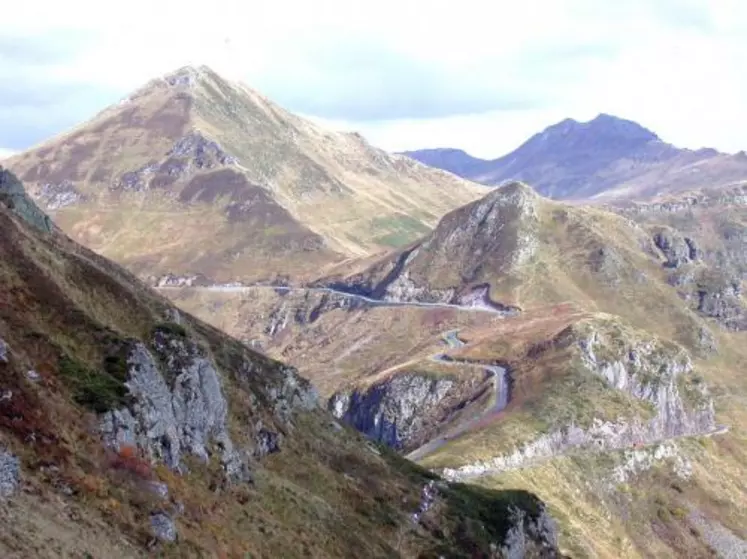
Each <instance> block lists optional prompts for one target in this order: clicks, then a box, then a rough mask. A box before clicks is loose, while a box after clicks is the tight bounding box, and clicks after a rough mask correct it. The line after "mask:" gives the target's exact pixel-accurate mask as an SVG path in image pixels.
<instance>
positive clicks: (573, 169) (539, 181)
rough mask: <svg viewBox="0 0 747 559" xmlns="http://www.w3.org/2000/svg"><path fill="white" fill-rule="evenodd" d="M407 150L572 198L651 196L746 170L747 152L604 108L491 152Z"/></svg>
mask: <svg viewBox="0 0 747 559" xmlns="http://www.w3.org/2000/svg"><path fill="white" fill-rule="evenodd" d="M404 153H405V154H406V155H407V156H409V157H413V158H414V159H417V160H421V161H423V162H425V163H428V164H431V165H434V166H436V167H439V168H443V169H446V170H449V171H451V172H454V173H455V174H458V175H460V176H463V177H465V178H468V179H470V180H475V181H477V182H480V183H483V184H486V185H498V184H501V183H503V182H505V181H510V180H520V181H524V182H528V183H530V184H532V185H533V186H534V187H535V188H537V189H538V191H539V192H540V193H542V194H543V195H546V196H549V197H551V198H555V199H568V200H587V201H594V200H597V199H599V200H613V199H625V198H641V199H646V198H650V197H653V196H657V195H661V194H663V193H666V192H673V193H674V192H679V191H682V190H686V189H688V188H695V187H703V186H706V185H726V184H729V183H733V182H737V181H739V180H743V179H745V178H747V155H745V154H744V153H743V152H739V153H737V154H733V155H730V154H724V153H720V152H718V151H716V150H713V149H710V148H703V149H699V150H690V149H681V148H677V147H675V146H673V145H671V144H668V143H666V142H664V141H663V140H661V138H660V137H659V136H658V135H656V134H655V133H654V132H652V131H651V130H649V129H647V128H645V127H643V126H641V125H639V124H638V123H635V122H633V121H631V120H626V119H622V118H618V117H615V116H612V115H609V114H606V113H600V114H599V115H597V116H596V117H595V118H593V119H592V120H590V121H588V122H579V121H577V120H574V119H570V118H568V119H565V120H562V121H560V122H558V123H555V124H553V125H550V126H548V127H547V128H545V129H544V130H543V131H541V132H539V133H537V134H534V135H533V136H532V137H530V138H529V139H528V140H526V141H525V142H523V143H522V144H521V145H520V146H519V147H517V148H516V149H515V150H513V151H512V152H510V153H508V154H506V155H503V156H501V157H498V158H496V159H492V160H484V159H479V158H475V157H472V156H471V155H469V154H467V153H464V152H462V151H461V150H453V149H451V148H437V149H433V150H420V151H417V150H416V151H408V152H404Z"/></svg>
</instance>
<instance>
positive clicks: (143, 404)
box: [0, 177, 560, 558]
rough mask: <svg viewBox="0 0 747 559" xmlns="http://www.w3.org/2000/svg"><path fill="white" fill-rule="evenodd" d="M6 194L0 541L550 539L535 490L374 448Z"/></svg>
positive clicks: (424, 542) (310, 548) (164, 548)
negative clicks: (456, 473)
mask: <svg viewBox="0 0 747 559" xmlns="http://www.w3.org/2000/svg"><path fill="white" fill-rule="evenodd" d="M10 178H11V179H14V177H10ZM4 184H6V183H5V182H4ZM11 184H17V183H15V182H12V183H11ZM11 194H12V196H4V197H3V198H2V199H0V287H1V289H0V302H1V304H0V503H1V504H2V506H0V555H2V556H4V557H59V556H75V557H85V556H92V555H94V554H96V555H101V556H106V557H123V556H126V557H147V556H152V555H153V554H154V553H156V554H159V555H164V556H178V557H199V556H206V555H219V556H221V555H222V556H236V557H238V556H242V557H243V556H248V555H251V556H274V557H278V556H283V557H290V556H295V555H303V556H310V557H350V556H352V555H355V556H359V557H410V556H412V555H413V553H414V554H415V555H422V554H425V555H426V556H438V555H444V554H445V555H448V556H453V557H465V558H466V557H470V556H473V555H474V554H475V553H477V554H478V555H481V556H485V557H487V556H490V554H491V553H492V551H491V550H492V549H501V548H503V547H505V548H507V549H512V550H521V549H526V550H535V551H536V550H539V551H540V552H541V553H539V552H538V554H536V555H537V556H542V557H548V558H552V557H559V556H560V554H559V552H558V550H557V534H556V533H555V532H550V531H548V530H547V529H545V528H543V527H545V525H546V522H545V520H544V518H545V516H546V512H545V507H544V506H543V504H542V503H541V502H540V501H539V500H538V499H537V498H536V497H534V496H533V495H531V494H530V493H527V492H523V491H513V492H496V491H488V490H483V489H480V488H476V487H469V486H462V485H454V484H450V483H447V482H444V481H442V480H440V479H439V478H438V477H437V476H434V475H432V474H430V473H429V472H427V471H425V470H423V469H421V468H418V467H416V466H414V465H413V464H410V463H407V462H405V461H403V460H402V459H401V458H399V457H398V456H396V455H394V454H392V453H390V452H389V451H388V450H386V449H378V448H375V447H374V446H373V445H371V443H368V442H365V441H364V440H363V439H362V437H361V436H360V435H358V434H357V433H355V432H354V431H352V430H349V429H345V428H342V427H341V426H340V425H339V424H338V423H337V422H336V421H335V420H334V419H333V417H332V416H331V415H330V414H329V413H327V412H326V411H325V410H324V409H323V408H322V406H321V405H320V402H319V398H318V396H317V394H316V391H315V390H314V389H313V388H312V387H311V385H310V383H309V382H308V381H307V380H305V379H304V378H302V377H301V376H300V375H299V374H298V372H297V371H296V370H295V369H293V368H291V367H288V366H286V365H284V364H282V363H280V362H278V361H274V360H272V359H269V358H267V357H265V356H263V355H261V354H259V353H257V352H255V351H252V350H251V349H249V348H248V347H246V346H243V345H242V344H240V343H239V342H238V341H236V340H234V339H232V338H229V337H228V336H226V335H225V334H223V333H221V332H220V331H218V330H216V329H214V328H212V327H209V326H207V325H206V324H205V323H202V322H201V321H199V320H197V319H196V318H194V317H192V316H190V315H188V314H185V313H181V312H179V311H178V310H177V309H175V308H174V307H173V306H172V305H171V304H169V303H168V302H167V301H166V300H165V299H163V298H162V297H161V296H159V295H158V294H157V293H156V292H154V291H153V290H151V289H150V288H148V287H147V286H145V285H144V284H142V283H140V282H139V281H138V280H137V279H136V278H135V277H134V276H132V275H131V274H130V273H128V272H126V271H125V270H123V269H122V268H120V267H119V266H117V265H115V264H113V263H111V262H109V261H107V260H106V259H104V258H102V257H101V256H99V255H97V254H95V253H93V252H91V251H89V250H87V249H84V248H83V247H81V246H80V245H77V244H76V243H74V242H73V241H72V240H71V239H69V238H68V237H66V236H64V235H61V234H59V233H58V232H56V230H55V229H54V228H53V227H45V224H47V220H45V219H43V218H42V219H39V216H40V215H42V216H43V213H41V211H40V210H39V209H38V208H37V207H36V206H35V204H34V203H33V202H32V201H31V200H30V199H28V198H25V194H23V192H22V190H21V191H18V190H14V191H12V192H11ZM19 209H20V211H19ZM300 463H303V465H304V467H303V468H299V467H298V464H300ZM432 480H435V481H436V482H437V483H439V484H440V489H439V491H438V493H437V494H436V493H431V492H430V491H429V492H428V503H429V505H428V506H421V507H420V508H418V507H419V503H421V498H422V493H423V488H424V487H427V486H428V484H429V483H431V481H432ZM431 485H432V484H431ZM413 510H420V516H419V517H418V518H417V519H415V521H413V518H412V516H411V514H412V511H413ZM330 511H334V514H331V513H330ZM538 527H540V528H541V529H538ZM320 535H322V537H320ZM528 552H529V551H527V553H528ZM532 552H534V551H532Z"/></svg>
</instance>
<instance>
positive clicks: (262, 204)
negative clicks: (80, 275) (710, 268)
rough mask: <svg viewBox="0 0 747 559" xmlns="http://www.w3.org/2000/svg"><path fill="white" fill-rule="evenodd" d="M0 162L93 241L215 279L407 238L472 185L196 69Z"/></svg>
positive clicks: (258, 273) (117, 253)
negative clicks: (390, 152)
mask: <svg viewBox="0 0 747 559" xmlns="http://www.w3.org/2000/svg"><path fill="white" fill-rule="evenodd" d="M5 163H6V165H7V166H8V168H10V169H11V170H13V171H14V172H15V173H16V174H17V175H18V176H19V177H21V179H22V180H23V181H24V182H25V183H26V186H27V188H28V189H29V192H30V194H31V195H32V196H33V197H34V198H35V199H36V200H37V202H38V203H39V204H40V206H42V208H43V209H45V210H46V211H48V212H50V213H51V214H52V216H53V218H54V219H55V221H56V222H57V223H58V224H59V225H60V226H61V227H62V228H63V230H65V231H67V232H68V233H70V234H71V235H72V236H73V237H75V238H76V239H77V240H79V241H81V242H84V243H85V244H87V245H88V246H90V247H92V248H94V249H95V250H97V251H100V252H102V253H103V254H105V255H107V256H110V257H112V258H114V259H115V260H118V261H119V262H122V263H125V264H127V265H128V266H130V268H131V269H134V270H136V271H138V272H142V273H145V272H147V273H151V274H164V273H172V272H173V273H178V274H203V275H206V276H208V275H209V276H211V277H212V278H213V279H215V280H218V281H226V280H235V279H245V280H256V279H269V278H273V277H279V276H280V277H282V276H288V275H295V276H303V275H304V274H306V273H309V272H310V271H313V272H318V270H319V269H320V267H324V266H325V265H327V264H329V263H334V262H337V261H340V260H342V259H344V258H348V257H350V256H366V255H368V254H370V253H374V252H377V251H379V250H381V249H382V248H386V247H390V246H398V245H402V244H406V243H408V242H411V241H413V240H414V239H415V238H417V237H418V236H419V235H422V234H423V233H425V232H427V231H428V230H429V229H430V227H432V226H433V225H435V223H436V222H437V220H438V218H439V217H440V216H441V215H442V214H443V213H445V212H447V211H449V210H451V209H454V208H455V207H458V206H460V205H462V204H464V203H467V202H469V201H471V200H474V199H475V198H477V197H479V196H480V195H482V193H483V189H482V188H481V187H480V186H478V185H475V184H472V183H469V182H467V181H464V180H462V179H459V178H457V177H454V176H452V175H449V174H448V173H444V172H442V171H438V170H434V169H432V168H429V167H426V166H424V165H421V164H419V163H416V162H414V161H412V160H411V159H409V158H406V157H403V156H398V155H389V154H387V153H385V152H383V151H381V150H378V149H376V148H374V147H372V146H371V145H369V144H368V143H367V142H366V141H365V140H364V139H363V138H362V137H361V136H360V135H357V134H349V133H340V132H333V131H328V130H325V129H323V128H321V127H319V126H317V125H316V124H313V123H311V122H309V121H307V120H304V119H302V118H300V117H297V116H296V115H294V114H292V113H290V112H288V111H286V110H284V109H282V108H281V107H279V106H277V105H275V104H274V103H272V102H271V101H270V100H268V99H267V98H265V97H264V96H262V95H261V94H259V93H257V92H256V91H254V90H252V89H250V88H248V87H246V86H245V85H243V84H240V83H232V82H229V81H227V80H225V79H223V78H221V77H220V76H219V75H217V74H216V73H215V72H213V71H212V70H211V69H209V68H207V67H205V66H201V67H196V68H195V67H186V68H181V69H179V70H177V71H175V72H172V73H169V74H167V75H165V76H162V77H159V78H156V79H154V80H151V81H150V82H148V83H147V84H145V85H144V86H143V87H141V88H139V89H138V90H137V91H135V92H134V93H132V94H131V95H129V96H128V97H126V98H125V99H123V100H122V101H120V102H119V103H118V104H117V105H114V106H112V107H109V108H107V109H106V110H104V111H102V112H101V113H99V114H98V115H96V116H95V117H93V118H92V119H91V120H90V121H88V122H87V123H84V124H82V125H81V126H78V127H77V128H75V129H74V130H71V131H70V132H67V133H65V134H63V135H61V136H58V137H56V138H53V139H51V140H49V141H48V142H46V143H44V144H42V145H40V146H38V147H35V148H33V149H31V150H29V151H27V152H25V153H22V154H19V155H17V156H15V157H13V158H11V159H10V160H8V161H6V162H5Z"/></svg>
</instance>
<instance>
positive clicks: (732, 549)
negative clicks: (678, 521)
mask: <svg viewBox="0 0 747 559" xmlns="http://www.w3.org/2000/svg"><path fill="white" fill-rule="evenodd" d="M687 519H688V520H689V521H690V523H691V524H692V525H693V526H694V527H695V528H696V529H697V530H698V532H699V533H700V534H701V535H702V538H703V539H704V540H705V541H706V542H707V543H708V545H709V546H710V547H711V548H712V549H713V550H714V551H715V556H716V557H718V558H719V559H743V558H744V557H747V540H744V539H742V538H740V537H739V536H737V535H736V534H735V533H734V532H732V531H731V530H729V529H728V528H726V527H725V526H723V525H722V524H721V523H719V522H717V521H715V520H712V519H709V518H707V517H706V516H705V515H704V514H703V513H701V512H700V511H698V510H692V511H691V512H690V514H689V515H688V517H687Z"/></svg>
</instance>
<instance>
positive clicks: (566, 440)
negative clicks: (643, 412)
mask: <svg viewBox="0 0 747 559" xmlns="http://www.w3.org/2000/svg"><path fill="white" fill-rule="evenodd" d="M565 335H566V333H565V332H564V333H561V334H560V335H559V336H558V339H563V337H564V336H565ZM574 343H575V344H576V347H577V349H578V350H579V358H580V359H581V363H582V364H583V365H584V366H585V367H586V368H587V370H589V371H590V372H591V373H593V374H596V375H599V376H601V377H602V378H604V379H605V381H606V382H607V383H608V385H609V386H610V388H613V389H616V390H621V391H623V392H625V393H627V394H628V395H630V396H632V397H633V398H636V399H638V400H642V401H645V402H647V403H649V404H650V405H651V406H652V407H653V409H654V417H653V418H651V419H647V420H644V419H639V418H620V419H619V420H618V421H615V422H612V421H602V420H600V419H598V418H595V419H594V420H593V421H592V423H591V425H588V426H578V425H567V426H564V427H563V428H560V429H557V430H555V431H553V432H551V433H548V434H545V435H542V436H540V437H538V438H537V439H535V440H533V441H531V442H529V443H526V444H524V445H522V446H521V447H519V448H516V449H515V450H514V451H513V452H510V453H507V454H503V455H499V456H495V457H494V458H491V459H488V460H482V461H479V462H476V463H473V464H467V465H465V466H462V467H459V468H456V469H452V468H447V469H445V470H444V471H443V472H442V475H443V476H444V477H445V478H446V479H449V480H464V479H469V478H473V477H478V476H482V475H485V474H493V473H499V472H502V471H506V470H512V469H518V468H523V467H526V466H527V465H530V464H534V463H537V462H538V461H541V460H545V459H548V458H552V457H554V456H558V455H561V454H565V453H567V452H569V451H571V450H573V449H577V448H592V449H597V450H613V449H621V448H628V447H632V446H634V445H638V444H648V443H654V442H659V441H665V440H669V439H672V438H676V437H682V436H691V435H707V434H710V433H713V432H714V431H716V429H717V427H716V423H715V411H714V407H713V400H712V399H711V397H710V396H709V394H708V388H707V386H706V385H705V383H703V382H702V381H701V382H699V383H685V382H683V381H684V379H685V378H686V377H688V376H691V375H692V363H691V360H690V357H689V355H688V354H687V353H686V352H685V351H684V350H674V349H671V348H670V349H667V348H664V347H662V346H661V345H660V344H659V343H658V342H656V341H655V340H650V341H640V342H638V343H636V344H634V345H626V346H624V347H622V346H617V347H615V346H614V345H613V344H612V343H610V342H609V340H606V339H604V337H603V336H601V335H599V334H598V333H597V332H596V331H595V330H592V331H591V332H589V334H588V336H585V337H582V338H581V339H578V340H575V342H574ZM610 347H615V352H614V355H612V356H611V357H607V358H601V357H600V356H598V355H597V353H596V352H598V351H601V350H604V349H608V348H610Z"/></svg>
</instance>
